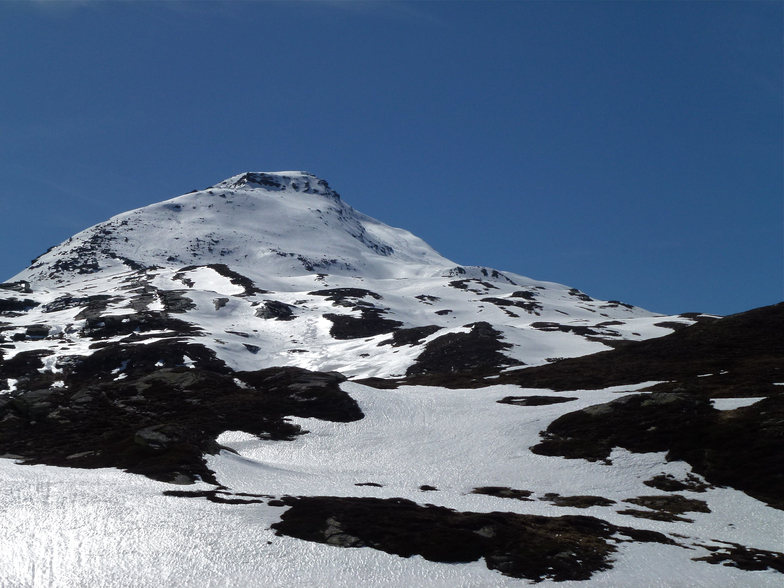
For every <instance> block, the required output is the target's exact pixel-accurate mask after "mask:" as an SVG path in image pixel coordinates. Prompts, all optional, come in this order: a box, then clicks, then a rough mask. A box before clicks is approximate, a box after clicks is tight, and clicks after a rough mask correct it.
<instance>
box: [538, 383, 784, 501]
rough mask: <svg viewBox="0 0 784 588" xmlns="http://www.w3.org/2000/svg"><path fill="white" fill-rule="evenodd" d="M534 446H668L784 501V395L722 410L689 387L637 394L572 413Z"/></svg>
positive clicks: (697, 467) (704, 470) (574, 452)
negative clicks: (685, 390)
mask: <svg viewBox="0 0 784 588" xmlns="http://www.w3.org/2000/svg"><path fill="white" fill-rule="evenodd" d="M542 436H543V440H542V442H541V443H539V444H538V445H536V446H534V447H532V448H531V450H532V451H533V452H534V453H539V454H541V455H561V456H564V457H568V458H583V459H588V460H598V459H607V458H609V456H610V453H611V451H612V449H613V448H614V447H623V448H625V449H627V450H629V451H634V452H650V451H666V452H667V459H668V460H670V461H675V460H683V461H686V462H687V463H689V464H690V465H691V466H692V469H693V470H694V472H696V473H698V474H700V475H702V476H703V477H704V478H705V479H706V480H707V481H708V482H709V483H710V484H716V485H725V486H731V487H733V488H737V489H739V490H743V491H744V492H746V493H748V494H750V495H751V496H754V497H755V498H758V499H759V500H762V501H764V502H766V503H768V504H769V505H770V506H773V507H775V508H784V498H782V497H784V477H782V476H781V472H782V471H784V397H782V396H777V397H771V398H767V399H764V400H761V401H759V402H757V403H755V404H752V405H751V406H747V407H743V408H738V409H735V410H732V411H718V410H716V409H714V408H713V407H712V406H711V404H710V402H709V401H708V400H707V399H704V398H701V397H699V396H693V395H688V394H682V393H681V394H666V393H654V394H635V395H629V396H625V397H622V398H619V399H618V400H615V401H613V402H610V403H606V404H600V405H595V406H592V407H588V408H586V409H584V410H580V411H576V412H571V413H568V414H565V415H563V416H561V417H559V418H558V419H556V420H555V421H553V422H552V423H551V424H550V426H549V427H548V428H547V430H546V431H545V432H543V433H542Z"/></svg>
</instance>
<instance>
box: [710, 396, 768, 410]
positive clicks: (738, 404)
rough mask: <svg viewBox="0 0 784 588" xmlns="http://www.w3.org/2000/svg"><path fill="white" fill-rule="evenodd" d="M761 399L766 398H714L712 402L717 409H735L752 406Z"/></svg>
mask: <svg viewBox="0 0 784 588" xmlns="http://www.w3.org/2000/svg"><path fill="white" fill-rule="evenodd" d="M760 400H765V396H759V397H756V398H714V399H713V400H711V404H713V408H715V409H717V410H735V409H736V408H743V407H744V406H751V405H752V404H754V403H755V402H759V401H760Z"/></svg>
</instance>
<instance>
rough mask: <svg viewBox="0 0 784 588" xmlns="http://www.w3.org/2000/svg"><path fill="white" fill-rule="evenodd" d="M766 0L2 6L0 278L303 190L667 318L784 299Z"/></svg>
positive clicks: (774, 46)
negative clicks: (184, 219) (248, 178)
mask: <svg viewBox="0 0 784 588" xmlns="http://www.w3.org/2000/svg"><path fill="white" fill-rule="evenodd" d="M783 23H784V3H782V2H754V1H743V2H721V1H715V2H679V1H672V2H590V1H583V2H524V1H521V2H450V1H443V2H391V3H390V2H372V1H368V2H339V1H333V2H326V1H309V2H253V1H245V2H204V1H202V2H178V1H169V2H134V1H130V0H129V1H115V2H98V1H72V2H67V1H57V0H54V1H30V2H13V1H5V2H0V279H8V278H10V277H11V276H13V275H14V274H15V273H17V272H18V271H20V270H22V269H23V268H25V267H26V266H27V265H28V264H29V262H30V260H31V259H32V258H33V257H35V256H37V255H39V254H40V253H42V252H43V251H45V250H46V249H47V248H48V247H50V246H52V245H55V244H57V243H60V242H61V241H63V240H65V239H66V238H68V237H69V236H71V235H72V234H74V233H76V232H78V231H80V230H82V229H84V228H87V227H88V226H90V225H92V224H95V223H97V222H100V221H103V220H106V219H107V218H109V217H111V216H113V215H115V214H118V213H120V212H123V211H126V210H129V209H132V208H137V207H140V206H144V205H147V204H151V203H153V202H157V201H160V200H164V199H168V198H172V197H175V196H178V195H180V194H182V193H185V192H188V191H190V190H192V189H194V188H205V187H207V186H209V185H212V184H214V183H216V182H219V181H220V180H223V179H225V178H227V177H229V176H232V175H235V174H238V173H241V172H244V171H251V170H253V171H276V170H297V169H301V170H307V171H310V172H312V173H314V174H316V175H318V176H319V177H322V178H324V179H326V180H327V181H328V182H329V183H330V185H331V186H332V187H333V188H335V189H336V190H337V191H338V192H340V193H341V195H342V196H343V198H344V200H345V201H346V202H347V203H349V204H350V205H352V206H353V207H354V208H356V209H357V210H360V211H361V212H364V213H365V214H368V215H370V216H372V217H375V218H377V219H379V220H381V221H383V222H385V223H387V224H390V225H393V226H398V227H403V228H406V229H408V230H410V231H412V232H413V233H414V234H416V235H418V236H419V237H421V238H423V239H424V240H426V241H427V242H428V243H430V244H431V245H432V246H433V247H434V248H435V249H437V250H438V251H439V252H440V253H441V254H443V255H445V256H446V257H448V258H450V259H452V260H454V261H455V262H457V263H460V264H464V265H484V266H489V267H494V268H497V269H500V270H508V271H512V272H515V273H518V274H522V275H526V276H529V277H531V278H535V279H540V280H549V281H555V282H560V283H563V284H568V285H569V286H572V287H576V288H579V289H580V290H582V291H584V292H586V293H588V294H590V295H591V296H595V297H597V298H603V299H616V300H621V301H624V302H628V303H631V304H635V305H638V306H642V307H644V308H647V309H649V310H653V311H658V312H664V313H680V312H689V311H700V312H708V313H714V314H731V313H735V312H741V311H744V310H748V309H751V308H754V307H758V306H763V305H767V304H773V303H776V302H779V301H781V300H782V298H784V185H783V182H784V180H783V176H784V172H783V169H784V148H783V144H784V139H783V136H784V120H783V114H784V106H783V105H784V97H783V92H782V86H783V84H782V71H783V70H784V64H783V60H782V52H783V47H784V33H783V32H782V31H783V30H784V25H783Z"/></svg>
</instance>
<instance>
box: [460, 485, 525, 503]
mask: <svg viewBox="0 0 784 588" xmlns="http://www.w3.org/2000/svg"><path fill="white" fill-rule="evenodd" d="M471 494H486V495H488V496H497V497H498V498H514V499H515V500H531V498H530V496H531V494H533V492H531V491H530V490H515V489H513V488H507V487H504V486H482V487H480V488H474V489H473V490H471Z"/></svg>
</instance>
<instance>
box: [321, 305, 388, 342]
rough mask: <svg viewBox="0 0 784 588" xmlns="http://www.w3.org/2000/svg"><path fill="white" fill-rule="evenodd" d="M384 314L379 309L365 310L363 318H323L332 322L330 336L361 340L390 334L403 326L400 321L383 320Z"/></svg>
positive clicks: (329, 315) (341, 316)
mask: <svg viewBox="0 0 784 588" xmlns="http://www.w3.org/2000/svg"><path fill="white" fill-rule="evenodd" d="M382 314H383V311H380V310H378V309H364V308H363V309H362V310H361V316H352V315H348V314H331V313H328V314H325V315H323V316H324V318H325V319H328V320H329V321H331V322H332V328H331V329H330V330H329V334H330V335H331V336H332V337H334V338H335V339H359V338H362V337H375V336H376V335H383V334H384V333H390V332H392V331H394V330H396V329H398V328H400V327H402V326H403V323H401V322H400V321H395V320H391V319H385V318H383V317H382Z"/></svg>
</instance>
